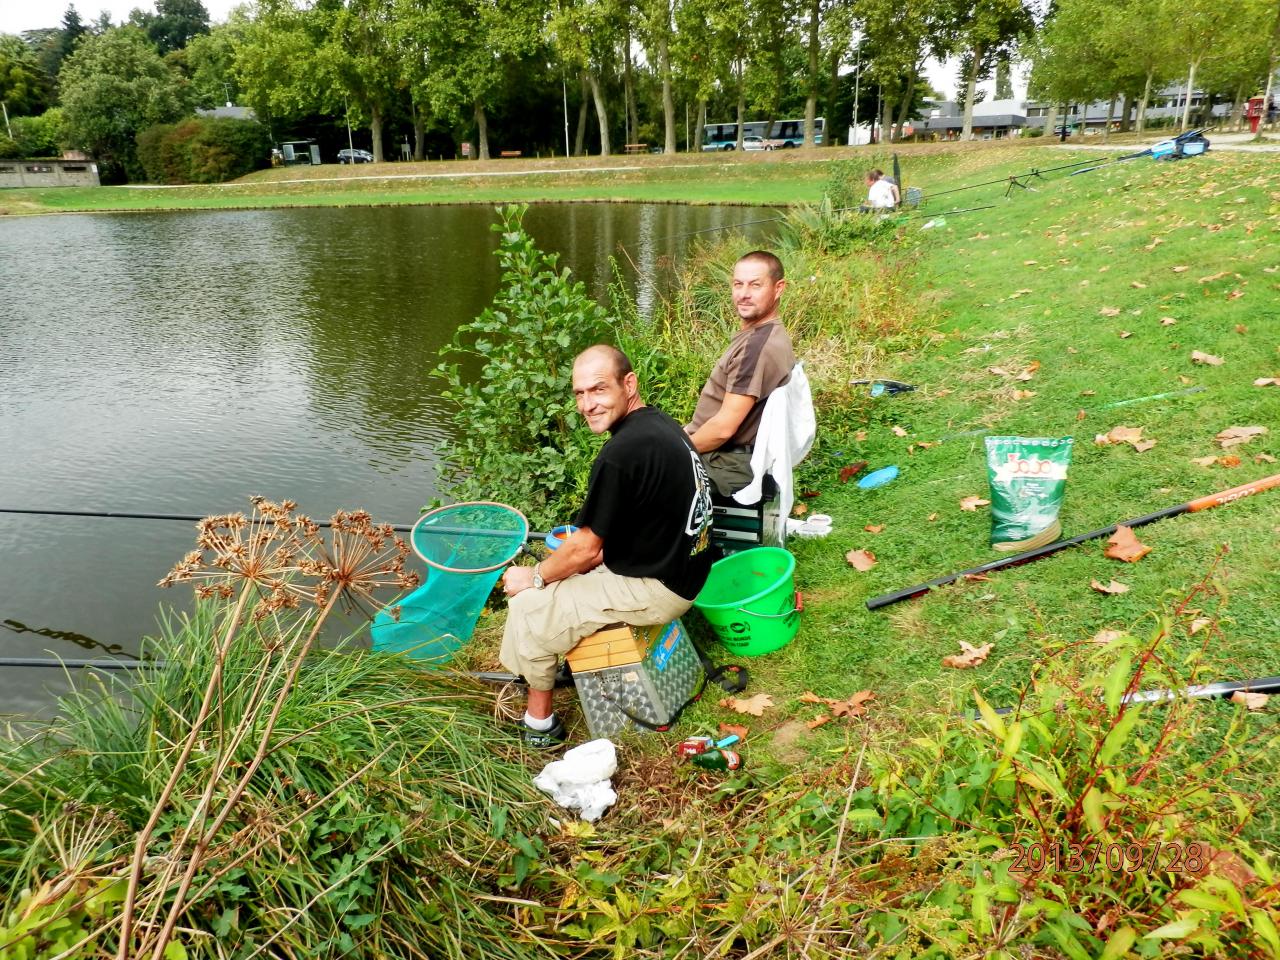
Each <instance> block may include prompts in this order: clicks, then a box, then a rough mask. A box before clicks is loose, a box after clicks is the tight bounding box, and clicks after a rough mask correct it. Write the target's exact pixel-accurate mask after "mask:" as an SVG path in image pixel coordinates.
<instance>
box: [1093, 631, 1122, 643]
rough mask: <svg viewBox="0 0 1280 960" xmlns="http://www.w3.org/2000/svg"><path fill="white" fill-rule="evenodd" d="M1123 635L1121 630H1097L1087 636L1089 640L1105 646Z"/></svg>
mask: <svg viewBox="0 0 1280 960" xmlns="http://www.w3.org/2000/svg"><path fill="white" fill-rule="evenodd" d="M1123 636H1124V631H1123V630H1099V631H1098V632H1097V633H1095V634H1094V635H1093V636H1092V637H1090V638H1089V642H1090V643H1096V644H1098V646H1100V647H1105V646H1106V645H1107V644H1108V643H1110V642H1111V641H1112V640H1119V639H1120V638H1121V637H1123Z"/></svg>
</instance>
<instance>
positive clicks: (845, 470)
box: [840, 460, 867, 483]
mask: <svg viewBox="0 0 1280 960" xmlns="http://www.w3.org/2000/svg"><path fill="white" fill-rule="evenodd" d="M865 469H867V461H865V460H859V461H858V462H857V463H851V464H849V465H848V466H847V467H841V468H840V482H841V483H848V482H849V481H850V480H852V479H853V478H854V477H856V476H857V475H858V474H860V473H861V472H862V471H863V470H865Z"/></svg>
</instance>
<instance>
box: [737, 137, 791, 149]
mask: <svg viewBox="0 0 1280 960" xmlns="http://www.w3.org/2000/svg"><path fill="white" fill-rule="evenodd" d="M786 145H787V142H786V141H785V140H767V139H765V138H764V137H755V136H751V137H743V138H742V149H743V150H777V149H779V148H780V147H785V146H786Z"/></svg>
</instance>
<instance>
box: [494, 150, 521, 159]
mask: <svg viewBox="0 0 1280 960" xmlns="http://www.w3.org/2000/svg"><path fill="white" fill-rule="evenodd" d="M498 156H500V157H503V158H504V159H505V158H510V157H519V156H521V152H520V151H519V150H503V151H502V152H501V153H500V154H498Z"/></svg>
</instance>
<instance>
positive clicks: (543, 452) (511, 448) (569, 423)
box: [437, 206, 612, 526]
mask: <svg viewBox="0 0 1280 960" xmlns="http://www.w3.org/2000/svg"><path fill="white" fill-rule="evenodd" d="M525 209H526V208H525V207H520V206H508V207H505V208H502V209H500V210H499V222H498V223H496V224H495V225H494V227H493V229H494V230H495V232H497V233H498V234H499V238H500V239H499V245H498V250H497V257H498V260H499V262H500V263H501V265H502V278H501V288H500V290H499V292H498V294H497V296H496V297H495V299H494V302H493V305H492V306H491V307H489V308H488V309H486V310H485V311H484V312H483V313H482V314H480V316H479V317H477V318H476V319H475V320H473V321H472V322H471V323H468V324H465V325H463V326H462V327H460V328H459V329H458V331H457V333H456V334H455V335H454V338H453V341H452V343H451V344H449V345H448V346H446V347H445V348H444V350H442V351H441V353H442V356H443V357H444V358H445V362H443V363H442V364H441V365H440V367H439V368H438V370H437V373H438V374H439V375H440V376H441V377H442V378H443V380H444V381H445V384H446V388H445V390H444V391H443V392H442V396H444V397H445V398H446V399H448V400H450V401H452V403H453V404H454V408H453V413H452V417H453V421H454V424H455V426H456V431H455V435H456V437H457V439H456V440H454V441H452V442H451V445H450V448H449V450H448V451H447V461H448V464H449V472H448V474H447V478H446V483H447V487H448V490H449V492H450V494H452V496H453V497H454V498H455V499H457V500H495V499H501V500H503V501H504V502H507V503H512V504H516V505H518V506H519V508H520V509H521V510H523V511H525V513H526V516H528V517H529V519H530V521H531V522H532V523H533V524H534V525H535V526H539V525H548V524H555V523H567V522H568V521H569V519H570V511H572V510H576V508H577V505H578V504H579V503H580V502H581V499H582V495H583V493H584V492H585V490H586V480H587V474H588V471H589V469H590V464H591V459H592V457H593V456H594V452H595V446H596V445H595V443H594V438H593V437H592V434H591V431H590V430H588V429H587V427H586V425H585V424H584V423H583V422H582V420H581V418H580V417H579V416H578V414H577V411H576V409H575V407H574V399H573V360H574V357H576V356H577V355H578V354H579V353H580V352H581V351H582V350H584V349H586V348H587V347H589V346H591V345H592V344H593V343H600V342H602V341H607V340H610V339H612V336H611V334H612V329H611V327H610V325H609V322H608V318H607V315H606V313H605V311H604V309H603V308H602V307H601V306H600V305H599V304H598V303H596V301H595V300H593V299H592V298H591V297H590V296H588V294H587V291H586V287H585V285H584V284H583V283H582V282H581V281H579V280H574V279H573V278H572V277H571V275H570V272H569V270H568V268H565V269H563V270H561V269H558V268H557V265H556V264H557V259H558V258H557V257H556V256H555V255H554V254H548V253H544V252H543V251H542V250H540V249H538V247H537V245H536V244H535V243H534V241H533V238H532V237H530V236H529V234H528V233H526V232H525V231H524V230H523V229H522V227H521V218H522V217H523V215H524V211H525ZM477 368H478V369H477Z"/></svg>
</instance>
